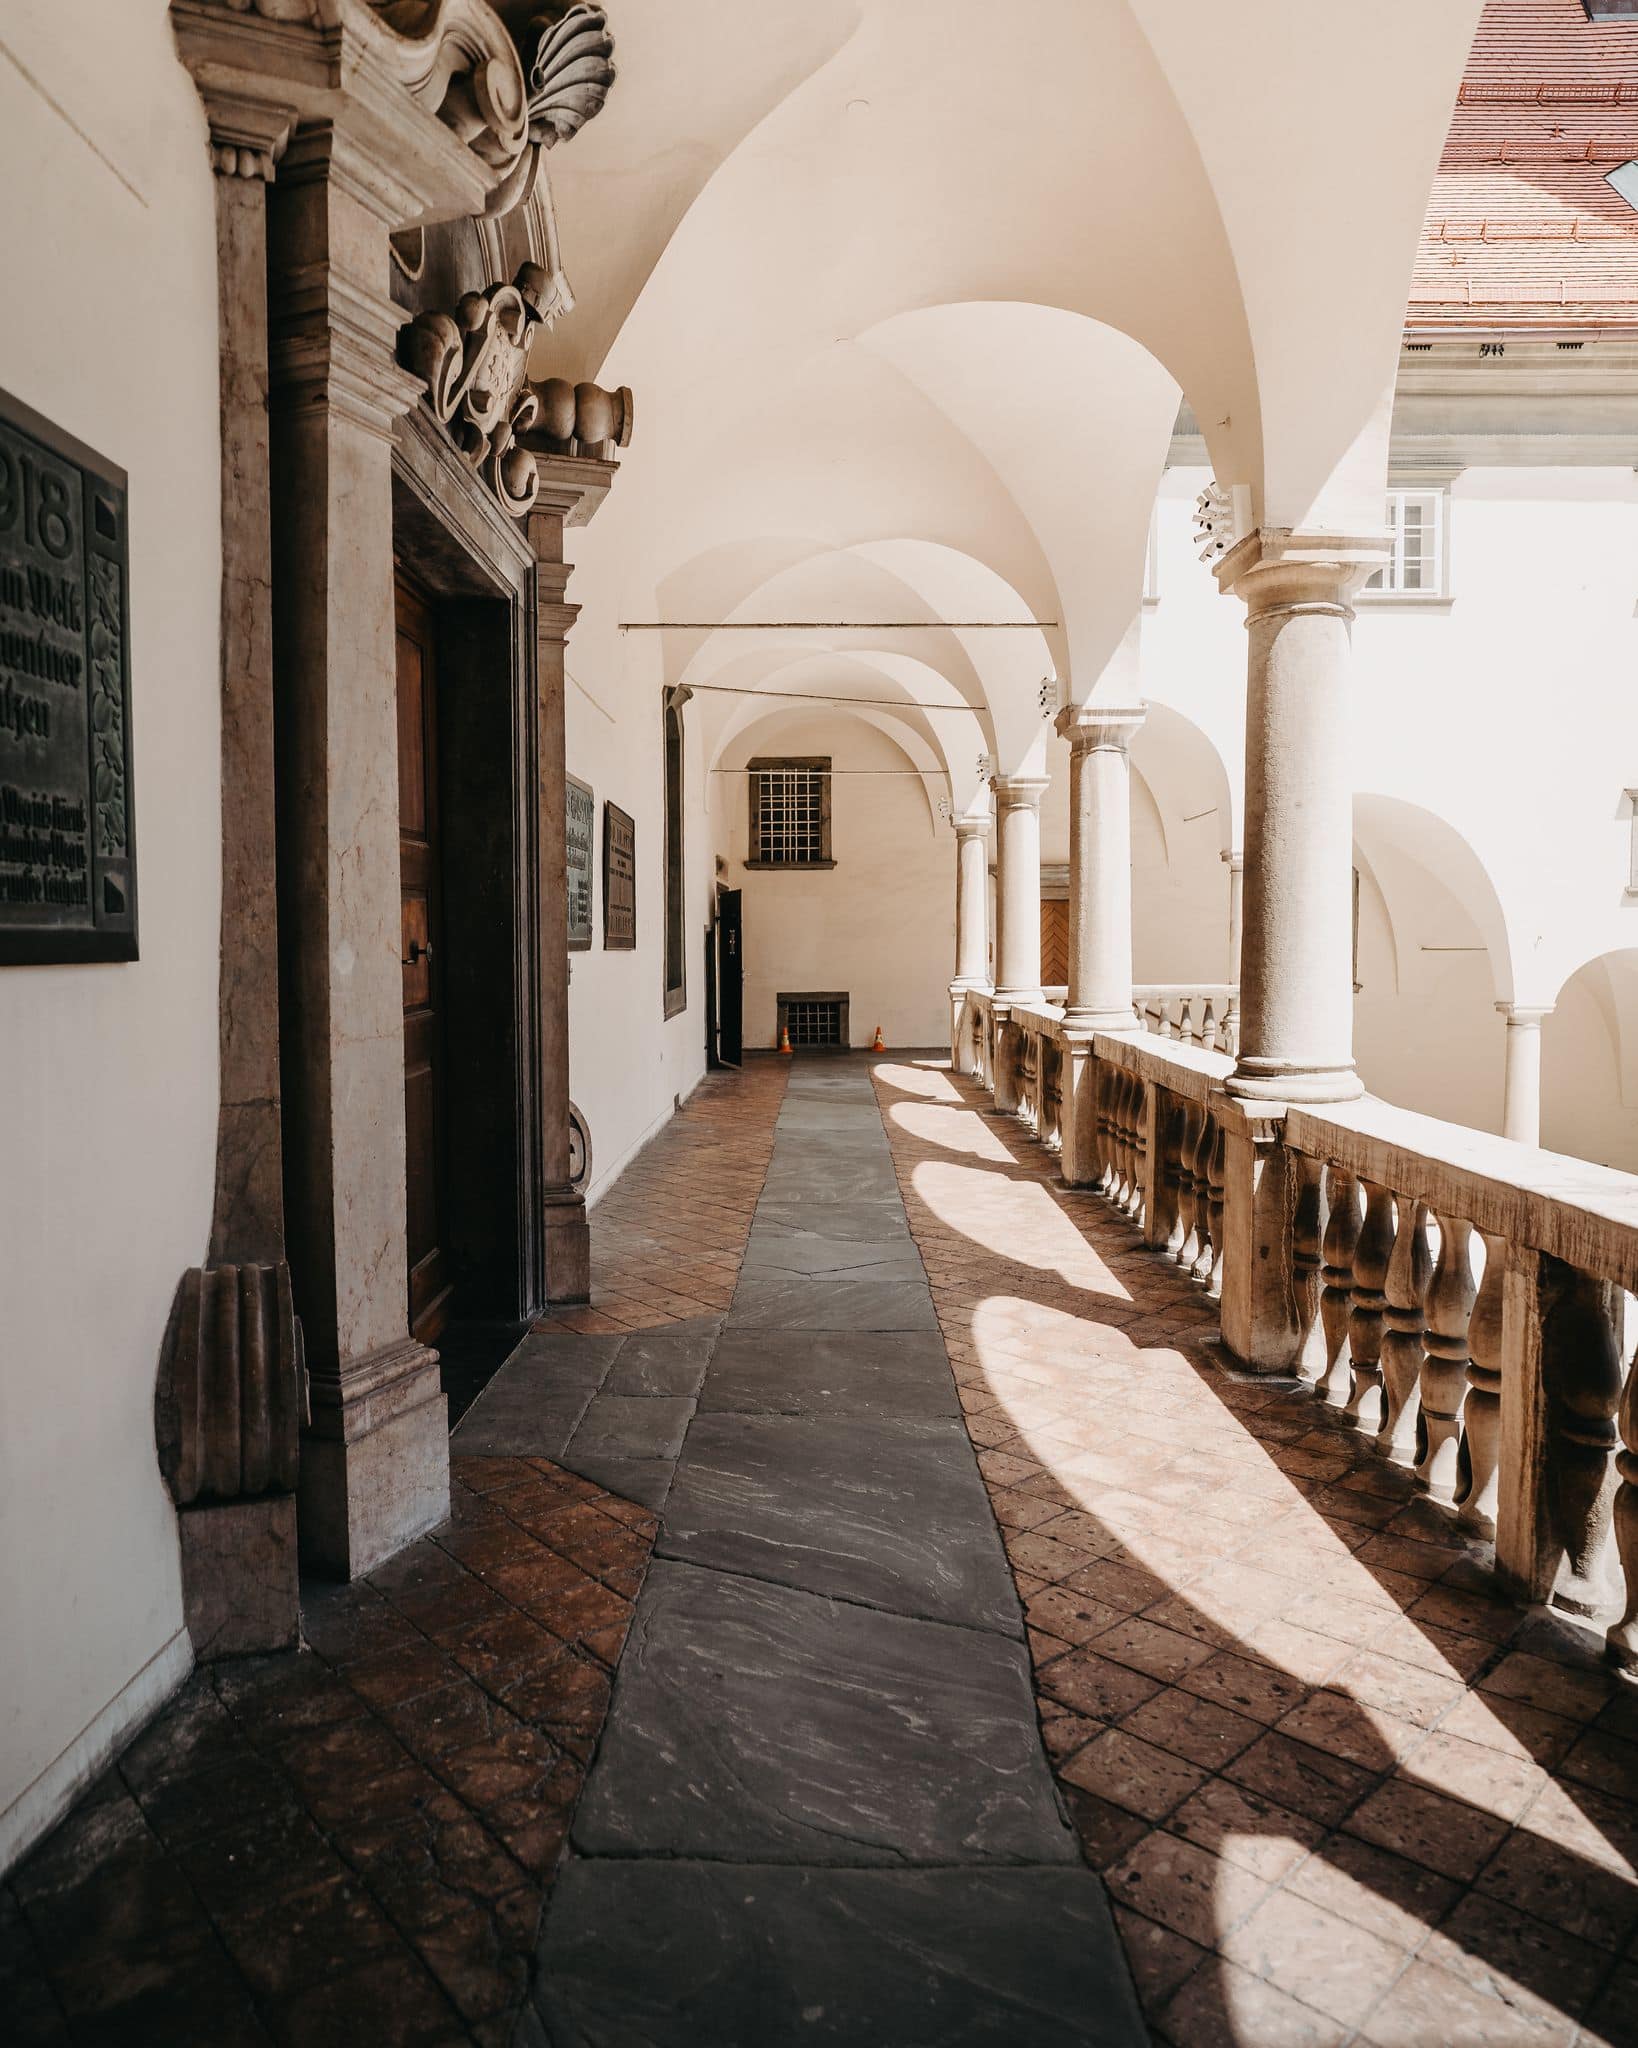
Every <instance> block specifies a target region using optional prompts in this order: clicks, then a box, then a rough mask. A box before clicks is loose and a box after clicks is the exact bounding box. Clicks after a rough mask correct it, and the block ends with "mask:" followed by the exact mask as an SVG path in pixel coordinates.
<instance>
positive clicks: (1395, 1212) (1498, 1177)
mask: <svg viewBox="0 0 1638 2048" xmlns="http://www.w3.org/2000/svg"><path fill="white" fill-rule="evenodd" d="M1155 993H1156V992H1155V991H1153V990H1150V991H1143V992H1140V1000H1141V997H1142V996H1148V997H1151V998H1152V997H1153V996H1154V995H1155ZM1185 993H1186V994H1190V995H1192V996H1193V997H1195V998H1203V997H1205V996H1206V995H1224V996H1227V995H1230V994H1232V991H1228V990H1221V991H1204V990H1195V991H1187V992H1185V991H1168V992H1167V995H1168V997H1175V996H1178V995H1181V994H1185ZM1217 1014H1218V1015H1219V1016H1221V1015H1222V1014H1223V1013H1222V1012H1219V1013H1217ZM1151 1015H1152V1012H1151ZM1192 1015H1193V1016H1195V1017H1197V1018H1201V1017H1203V1015H1204V1010H1203V1005H1202V1007H1201V1008H1200V1009H1194V1010H1193V1011H1192ZM1179 1021H1181V1019H1179ZM958 1044H959V1047H960V1048H961V1057H960V1058H959V1060H958V1064H959V1065H961V1066H962V1068H963V1070H964V1071H966V1072H969V1073H972V1074H974V1075H976V1076H978V1077H979V1078H980V1079H981V1080H982V1081H983V1082H984V1084H985V1085H986V1086H987V1087H989V1088H990V1089H991V1091H992V1092H993V1094H994V1096H995V1099H996V1102H997V1104H998V1106H1000V1107H1003V1108H1008V1109H1010V1110H1012V1111H1013V1112H1014V1113H1015V1114H1016V1115H1018V1116H1019V1118H1020V1119H1021V1120H1022V1121H1023V1122H1024V1123H1025V1124H1026V1125H1027V1126H1028V1127H1029V1128H1030V1129H1032V1130H1033V1131H1034V1132H1035V1133H1036V1135H1037V1136H1038V1137H1039V1138H1040V1139H1041V1140H1042V1142H1043V1143H1046V1144H1049V1145H1052V1146H1054V1147H1056V1148H1061V1149H1062V1151H1063V1155H1064V1171H1065V1178H1066V1180H1072V1181H1073V1182H1075V1183H1076V1184H1079V1185H1086V1186H1092V1187H1095V1188H1097V1189H1098V1190H1099V1191H1100V1192H1101V1193H1102V1194H1103V1196H1104V1197H1105V1198H1106V1199H1107V1200H1108V1201H1109V1202H1110V1203H1111V1204H1112V1205H1113V1206H1114V1207H1116V1208H1117V1209H1118V1210H1120V1211H1121V1213H1122V1214H1124V1215H1125V1216H1127V1217H1128V1218H1129V1219H1130V1220H1131V1222H1132V1223H1133V1224H1134V1226H1135V1227H1136V1228H1137V1229H1138V1230H1139V1231H1140V1232H1141V1233H1142V1236H1143V1241H1144V1242H1145V1244H1147V1245H1148V1246H1149V1247H1150V1248H1151V1249H1152V1250H1153V1251H1154V1252H1155V1254H1156V1255H1157V1256H1159V1257H1163V1258H1168V1259H1171V1260H1173V1261H1175V1262H1176V1263H1177V1264H1178V1265H1179V1266H1181V1267H1182V1268H1183V1269H1184V1270H1185V1271H1187V1272H1188V1273H1190V1274H1191V1275H1192V1276H1193V1277H1194V1278H1195V1280H1196V1281H1198V1283H1199V1284H1200V1286H1201V1288H1202V1290H1203V1292H1204V1293H1205V1294H1207V1295H1208V1296H1210V1297H1212V1298H1219V1299H1221V1300H1222V1301H1223V1308H1222V1311H1221V1314H1222V1319H1223V1334H1224V1341H1225V1343H1226V1344H1227V1345H1228V1346H1229V1347H1230V1349H1231V1350H1232V1351H1233V1352H1235V1353H1236V1354H1238V1355H1239V1357H1240V1360H1241V1362H1242V1363H1243V1364H1246V1365H1248V1366H1250V1367H1253V1368H1256V1369H1260V1370H1263V1371H1267V1372H1271V1373H1276V1374H1279V1375H1281V1376H1284V1377H1287V1378H1290V1379H1293V1380H1294V1381H1295V1382H1296V1383H1297V1385H1298V1386H1300V1387H1302V1388H1305V1389H1306V1390H1307V1392H1308V1394H1309V1396H1310V1397H1311V1398H1312V1400H1313V1401H1314V1402H1315V1404H1316V1407H1317V1408H1318V1409H1319V1410H1320V1411H1321V1412H1322V1413H1323V1414H1325V1415H1328V1416H1329V1417H1330V1419H1331V1421H1332V1423H1333V1424H1334V1426H1335V1427H1337V1428H1341V1429H1347V1430H1350V1431H1355V1432H1359V1433H1361V1434H1363V1435H1365V1436H1368V1437H1370V1438H1371V1439H1372V1440H1373V1441H1374V1443H1375V1446H1376V1448H1377V1450H1378V1452H1379V1453H1380V1455H1381V1456H1382V1457H1383V1458H1384V1459H1386V1460H1388V1461H1390V1462H1392V1463H1395V1464H1397V1465H1400V1466H1402V1467H1404V1468H1405V1469H1406V1470H1407V1471H1409V1472H1412V1473H1413V1474H1414V1475H1415V1477H1416V1478H1417V1480H1418V1481H1419V1482H1420V1484H1421V1486H1422V1488H1423V1489H1424V1491H1425V1493H1426V1496H1427V1498H1428V1500H1429V1501H1430V1502H1431V1503H1433V1504H1434V1506H1435V1508H1436V1509H1437V1511H1439V1512H1440V1513H1442V1514H1444V1515H1447V1516H1448V1517H1449V1518H1450V1519H1451V1521H1452V1523H1453V1524H1454V1525H1456V1526H1457V1527H1458V1528H1459V1529H1461V1530H1462V1531H1464V1532H1465V1533H1466V1534H1467V1535H1468V1536H1469V1537H1470V1538H1471V1539H1472V1541H1473V1543H1474V1546H1475V1548H1476V1549H1477V1550H1479V1551H1480V1552H1481V1553H1482V1554H1483V1555H1484V1556H1486V1557H1487V1558H1488V1559H1491V1560H1493V1563H1494V1569H1495V1571H1496V1573H1497V1575H1498V1577H1499V1579H1500V1580H1501V1581H1502V1582H1503V1584H1504V1585H1505V1586H1506V1588H1507V1589H1508V1590H1509V1591H1510V1592H1512V1593H1515V1594H1517V1595H1518V1596H1520V1597H1522V1598H1524V1599H1527V1600H1534V1601H1542V1602H1550V1603H1551V1604H1552V1605H1554V1606H1555V1607H1558V1608H1560V1609H1561V1610H1563V1611H1565V1612H1567V1613H1570V1614H1575V1615H1579V1616H1582V1617H1584V1618H1587V1619H1589V1620H1591V1621H1593V1622H1595V1623H1596V1624H1597V1625H1599V1626H1602V1627H1604V1628H1605V1630H1606V1638H1607V1643H1608V1650H1609V1655H1610V1657H1611V1658H1612V1660H1613V1661H1614V1662H1616V1663H1617V1664H1619V1665H1621V1666H1623V1667H1625V1668H1627V1669H1631V1670H1635V1671H1638V1374H1632V1373H1629V1372H1628V1371H1627V1369H1626V1366H1625V1363H1624V1361H1625V1359H1626V1357H1627V1355H1628V1354H1629V1352H1630V1349H1631V1338H1632V1332H1631V1330H1630V1328H1629V1302H1628V1297H1629V1295H1632V1294H1634V1293H1638V1177H1635V1176H1633V1175H1630V1174H1624V1173H1618V1172H1614V1171H1612V1170H1610V1169H1608V1168H1604V1167H1599V1166H1594V1165H1591V1164H1589V1163H1587V1162H1586V1161H1583V1160H1578V1159H1571V1158H1567V1157H1563V1156H1561V1155H1559V1154H1555V1153H1550V1152H1542V1151H1538V1150H1536V1149H1534V1148H1533V1147H1529V1146H1524V1145H1520V1144H1517V1143H1515V1142H1514V1141H1513V1140H1511V1139H1506V1138H1500V1137H1496V1136H1493V1135H1491V1134H1490V1133H1488V1132H1483V1131H1474V1130H1470V1129H1468V1128H1467V1127H1466V1126H1463V1125H1459V1124H1451V1123H1445V1122H1442V1121H1441V1120H1439V1119H1438V1118H1435V1117H1427V1116H1421V1115H1418V1114H1416V1113H1414V1112H1412V1111H1409V1110H1402V1109H1398V1108H1395V1107H1394V1106H1393V1105H1391V1104H1389V1103H1385V1102H1380V1101H1377V1100H1375V1099H1373V1098H1370V1097H1366V1098H1364V1099H1363V1100H1359V1101H1354V1102H1347V1103H1340V1104H1332V1105H1328V1106H1326V1107H1325V1108H1323V1109H1320V1108H1313V1109H1309V1108H1303V1107H1300V1106H1291V1107H1285V1106H1282V1105H1279V1104H1267V1103H1256V1104H1253V1105H1247V1104H1245V1103H1243V1102H1240V1101H1237V1100H1236V1099H1235V1098H1234V1097H1233V1096H1231V1095H1230V1094H1229V1093H1228V1092H1227V1091H1226V1089H1225V1087H1224V1083H1225V1081H1226V1080H1227V1078H1228V1076H1229V1074H1230V1072H1231V1070H1232V1068H1233V1059H1232V1057H1231V1055H1230V1053H1229V1051H1228V1050H1226V1049H1225V1050H1218V1049H1214V1048H1210V1047H1208V1046H1206V1045H1204V1044H1202V1043H1201V1042H1200V1040H1199V1037H1198V1036H1191V1037H1189V1038H1182V1037H1179V1038H1173V1037H1170V1036H1165V1037H1163V1036H1162V1035H1161V1034H1160V1033H1159V1032H1157V1031H1154V1030H1148V1031H1145V1032H1142V1033H1139V1032H1138V1031H1136V1030H1135V1029H1134V1031H1133V1032H1132V1033H1131V1034H1130V1035H1126V1034H1105V1033H1102V1032H1096V1033H1093V1034H1091V1035H1090V1036H1089V1037H1088V1036H1086V1035H1080V1034H1076V1033H1074V1032H1073V1031H1072V1030H1068V1029H1066V1027H1065V1024H1064V1020H1063V1012H1062V1009H1061V1007H1060V1006H1059V1005H1058V1004H1055V1003H1050V1002H1041V1003H1034V1004H1010V1005H1008V1004H1001V1005H997V1004H996V1003H995V1002H994V1000H993V998H992V996H991V994H990V992H989V991H988V990H984V989H974V990H968V991H967V992H966V996H965V1001H964V1008H963V1013H962V1018H961V1024H960V1029H959V1032H958ZM1072 1169H1073V1170H1072Z"/></svg>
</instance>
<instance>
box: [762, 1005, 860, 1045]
mask: <svg viewBox="0 0 1638 2048" xmlns="http://www.w3.org/2000/svg"><path fill="white" fill-rule="evenodd" d="M775 1002H776V1005H777V1009H778V1024H777V1029H778V1031H779V1032H780V1033H782V1034H783V1033H785V1032H789V1033H790V1043H791V1051H792V1052H802V1051H805V1050H807V1051H811V1050H814V1049H817V1048H820V1047H827V1048H829V1049H830V1050H832V1051H842V1050H845V1048H846V1046H847V1043H848V1006H849V999H848V997H847V996H846V994H844V993H842V992H841V991H839V990H836V989H793V990H789V991H786V990H783V989H782V990H781V991H780V992H779V994H778V996H777V997H776V998H775Z"/></svg>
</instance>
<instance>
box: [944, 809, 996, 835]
mask: <svg viewBox="0 0 1638 2048" xmlns="http://www.w3.org/2000/svg"><path fill="white" fill-rule="evenodd" d="M953 822H954V826H955V836H956V838H957V839H958V840H959V839H983V838H985V837H986V836H987V834H988V832H989V829H990V822H991V821H990V815H989V813H988V812H987V811H986V812H985V814H984V816H983V817H982V818H957V819H955V820H954V821H953Z"/></svg>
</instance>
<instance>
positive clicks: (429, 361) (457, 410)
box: [398, 263, 633, 519]
mask: <svg viewBox="0 0 1638 2048" xmlns="http://www.w3.org/2000/svg"><path fill="white" fill-rule="evenodd" d="M553 306H554V291H553V284H552V279H551V275H550V273H549V272H548V271H546V270H545V269H544V268H543V267H542V266H541V265H540V264H538V263H525V264H523V265H522V266H521V267H520V269H519V270H518V273H517V276H516V277H515V278H514V279H513V281H512V283H511V284H494V285H490V286H489V287H488V288H487V289H486V290H484V291H481V292H467V293H465V294H464V295H463V297H462V298H461V301H460V303H459V304H458V305H457V306H456V308H455V310H454V312H453V313H439V312H425V313H417V314H416V316H415V318H414V319H413V320H411V321H409V322H408V323H407V324H406V325H405V326H404V327H402V328H401V329H400V330H399V335H398V360H399V361H400V362H401V363H402V364H403V365H404V367H405V369H407V370H410V371H413V372H414V374H415V375H416V376H417V377H419V378H420V379H421V381H422V382H423V384H425V386H426V394H427V403H428V404H429V405H430V406H431V407H432V410H433V412H434V413H435V414H436V415H437V417H438V418H439V419H440V420H442V421H443V422H444V424H445V425H446V426H447V427H448V429H449V431H450V434H451V436H452V437H453V439H454V441H455V444H456V446H457V447H458V448H459V449H460V450H461V452H462V454H463V455H465V456H466V458H467V460H468V461H469V462H470V463H471V464H472V465H473V467H474V468H475V469H476V470H477V471H478V474H479V475H480V476H481V477H482V478H483V480H484V482H485V483H487V484H488V486H489V487H490V489H491V490H492V491H493V492H494V493H495V496H496V497H497V498H498V499H499V500H500V503H501V507H502V509H503V510H504V511H506V512H508V513H510V514H511V515H512V517H513V518H519V519H520V518H522V517H523V515H524V514H525V513H526V512H527V511H529V509H530V508H531V507H532V506H533V504H534V502H535V499H536V498H537V497H538V496H539V493H540V472H539V469H538V467H537V465H536V462H535V457H536V455H537V454H553V455H558V454H596V453H598V452H600V451H601V450H602V449H603V448H605V447H607V446H608V445H610V444H613V445H614V446H616V447H620V448H623V447H625V446H626V445H627V443H628V442H629V441H630V439H631V426H632V413H633V406H632V396H631V392H630V391H629V390H628V389H627V388H626V387H624V386H622V387H621V388H620V389H619V390H618V391H605V390H603V388H602V387H601V386H600V385H597V384H574V385H571V384H569V383H568V382H566V380H564V379H563V378H561V377H553V378H549V379H548V380H547V381H546V382H545V383H543V384H533V383H531V382H530V381H529V376H528V367H529V349H530V346H531V344H532V343H533V340H534V337H535V335H536V333H537V331H538V330H539V329H540V327H541V326H542V325H543V324H544V323H546V322H548V321H549V319H550V318H551V313H552V310H553Z"/></svg>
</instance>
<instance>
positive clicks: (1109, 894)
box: [1057, 704, 1143, 1187]
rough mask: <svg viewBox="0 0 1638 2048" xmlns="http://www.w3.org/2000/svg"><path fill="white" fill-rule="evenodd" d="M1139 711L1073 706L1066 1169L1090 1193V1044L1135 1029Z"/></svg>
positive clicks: (1066, 723) (1061, 721)
mask: <svg viewBox="0 0 1638 2048" xmlns="http://www.w3.org/2000/svg"><path fill="white" fill-rule="evenodd" d="M1142 723H1143V710H1142V707H1141V706H1140V705H1102V704H1079V705H1076V704H1071V705H1066V706H1065V708H1064V709H1063V710H1062V711H1060V712H1059V714H1058V718H1057V730H1058V732H1059V733H1060V734H1061V735H1062V737H1063V738H1064V739H1066V740H1067V741H1068V742H1069V992H1068V997H1067V1000H1066V1003H1065V1008H1064V1036H1063V1045H1064V1067H1063V1077H1062V1099H1063V1121H1062V1138H1063V1152H1062V1170H1063V1177H1064V1180H1065V1182H1066V1183H1067V1184H1068V1185H1069V1186H1070V1187H1086V1186H1090V1185H1091V1184H1092V1183H1093V1182H1094V1181H1095V1180H1096V1179H1097V1178H1098V1176H1099V1174H1100V1172H1101V1171H1102V1165H1103V1162H1102V1161H1101V1160H1100V1159H1099V1158H1098V1156H1097V1142H1096V1141H1097V1104H1096V1100H1095V1096H1096V1063H1095V1061H1094V1059H1093V1056H1092V1035H1093V1033H1094V1032H1097V1031H1115V1032H1122V1033H1125V1032H1129V1031H1135V1030H1136V1029H1137V1019H1136V1016H1135V1015H1134V1013H1133V1009H1132V781H1131V762H1130V759H1129V755H1128V749H1129V747H1130V745H1131V739H1132V734H1133V733H1134V732H1136V730H1137V729H1138V727H1139V726H1140V725H1141V724H1142Z"/></svg>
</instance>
